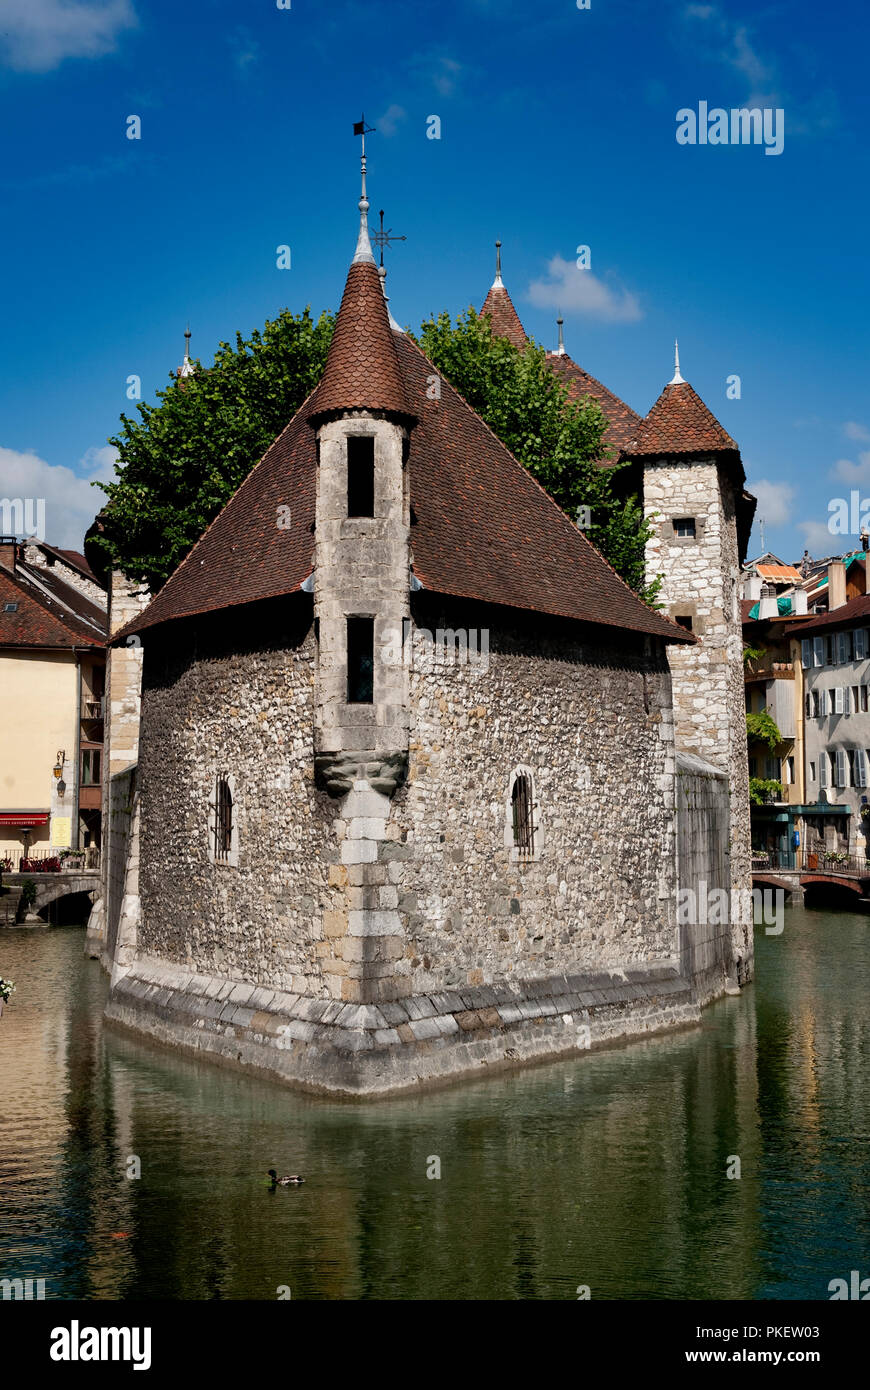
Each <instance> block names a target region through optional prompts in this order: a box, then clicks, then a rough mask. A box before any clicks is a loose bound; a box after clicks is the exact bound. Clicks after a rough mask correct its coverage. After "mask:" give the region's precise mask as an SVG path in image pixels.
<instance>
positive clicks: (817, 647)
mask: <svg viewBox="0 0 870 1390" xmlns="http://www.w3.org/2000/svg"><path fill="white" fill-rule="evenodd" d="M824 664H825V639H824V637H814V638H813V665H814V666H824Z"/></svg>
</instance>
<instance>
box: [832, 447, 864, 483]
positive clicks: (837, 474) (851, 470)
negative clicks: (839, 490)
mask: <svg viewBox="0 0 870 1390" xmlns="http://www.w3.org/2000/svg"><path fill="white" fill-rule="evenodd" d="M831 477H832V478H839V480H840V482H843V483H867V482H870V450H864V451H863V452H862V453H860V454H859V455H858V462H857V463H854V462H853V461H852V459H837V462H836V463H835V464H834V467H833V468H832V470H831Z"/></svg>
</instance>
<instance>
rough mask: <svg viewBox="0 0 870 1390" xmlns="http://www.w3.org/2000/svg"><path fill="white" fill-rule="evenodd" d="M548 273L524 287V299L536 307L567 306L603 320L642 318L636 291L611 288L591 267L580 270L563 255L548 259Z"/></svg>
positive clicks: (570, 311)
mask: <svg viewBox="0 0 870 1390" xmlns="http://www.w3.org/2000/svg"><path fill="white" fill-rule="evenodd" d="M547 277H548V278H547V279H541V280H532V282H531V284H530V285H529V287H528V289H527V290H526V295H525V297H526V299H527V300H528V301H529V303H530V304H534V305H535V307H536V308H538V309H559V310H563V311H564V310H567V311H568V312H569V313H575V314H583V315H585V316H586V317H587V318H593V319H601V320H603V321H604V322H605V323H634V322H636V320H637V319H640V318H643V311H642V309H641V307H640V303H639V301H638V298H637V296H636V295H634V294H632V293H631V292H630V291H629V290H625V289H622V287H621V286H620V287H615V288H612V287H611V286H610V285H608V284H606V283H605V282H604V281H603V280H599V279H598V277H597V276H596V275H593V273H592V271H591V270H579V269H578V268H577V266H576V265H575V264H574V262H573V261H566V260H565V259H564V257H562V256H553V257H552V259H551V260H549V261H548V262H547Z"/></svg>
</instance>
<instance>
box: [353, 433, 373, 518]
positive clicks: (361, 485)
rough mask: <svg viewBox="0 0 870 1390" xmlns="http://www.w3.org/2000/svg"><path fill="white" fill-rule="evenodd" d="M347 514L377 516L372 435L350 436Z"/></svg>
mask: <svg viewBox="0 0 870 1390" xmlns="http://www.w3.org/2000/svg"><path fill="white" fill-rule="evenodd" d="M347 514H348V516H374V514H375V439H374V435H372V434H351V435H348V440H347Z"/></svg>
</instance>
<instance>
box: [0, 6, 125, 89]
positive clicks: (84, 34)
mask: <svg viewBox="0 0 870 1390" xmlns="http://www.w3.org/2000/svg"><path fill="white" fill-rule="evenodd" d="M137 23H138V21H137V19H136V12H135V10H134V9H133V5H132V3H131V0H3V5H2V9H0V56H2V62H3V63H4V64H5V66H6V67H10V68H14V69H15V70H16V71H17V72H49V71H51V69H52V68H56V67H59V66H60V64H61V63H62V62H63V61H64V59H66V58H100V57H102V56H103V54H105V53H111V52H113V51H114V49H115V48H116V46H117V41H118V38H119V36H120V34H121V33H123V31H124V30H125V29H134V28H135V27H136V25H137Z"/></svg>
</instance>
